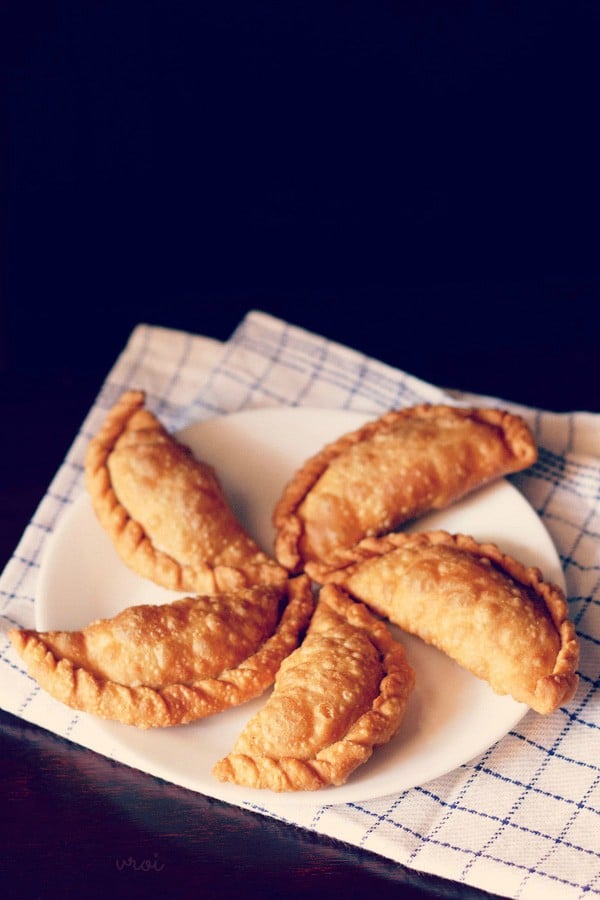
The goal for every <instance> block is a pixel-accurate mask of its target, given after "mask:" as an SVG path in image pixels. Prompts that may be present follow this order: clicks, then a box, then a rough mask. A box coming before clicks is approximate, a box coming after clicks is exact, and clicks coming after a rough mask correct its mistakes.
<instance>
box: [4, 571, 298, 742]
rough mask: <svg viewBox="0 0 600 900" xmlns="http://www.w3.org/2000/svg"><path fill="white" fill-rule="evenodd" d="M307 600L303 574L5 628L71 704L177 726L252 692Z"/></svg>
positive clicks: (34, 671)
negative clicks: (84, 618) (81, 621)
mask: <svg viewBox="0 0 600 900" xmlns="http://www.w3.org/2000/svg"><path fill="white" fill-rule="evenodd" d="M313 609H314V599H313V594H312V590H311V587H310V581H309V579H308V578H307V577H306V576H300V577H299V578H296V579H292V580H290V581H289V583H288V584H287V585H286V586H285V587H281V586H279V585H260V586H255V587H252V588H243V589H241V590H240V591H236V592H232V593H224V594H221V595H218V596H205V597H200V596H198V597H187V598H185V599H183V600H176V601H174V602H172V603H168V604H164V605H159V606H152V605H141V606H131V607H128V608H127V609H125V610H123V611H122V612H120V613H119V614H118V615H116V616H115V617H114V618H111V619H100V620H98V621H96V622H92V623H91V624H90V625H88V626H87V627H86V628H84V629H83V630H81V631H50V632H36V631H28V630H18V629H12V630H11V631H10V633H9V636H10V639H11V641H12V643H13V646H14V647H15V649H16V650H17V652H18V653H19V655H20V656H21V657H22V659H23V660H24V661H25V663H26V665H27V669H28V672H29V674H30V675H31V676H32V677H33V678H34V679H35V680H36V681H37V682H38V683H39V684H40V686H41V687H42V688H44V690H46V691H47V692H48V693H49V694H51V695H52V696H53V697H55V698H56V699H57V700H60V701H61V702H62V703H65V704H66V705H68V706H71V707H73V708H75V709H79V710H84V711H85V712H88V713H92V714H93V715H96V716H100V717H101V718H103V719H113V720H116V721H119V722H123V723H125V724H127V725H136V726H138V727H140V728H152V727H162V726H170V725H181V724H185V723H187V722H192V721H194V720H196V719H200V718H204V717H205V716H210V715H213V714H214V713H218V712H220V711H221V710H224V709H228V708H229V707H232V706H238V705H239V704H241V703H245V702H246V701H247V700H250V699H252V698H253V697H257V696H259V695H260V694H261V693H262V692H263V691H265V690H266V689H267V688H268V687H270V685H271V684H272V683H273V679H274V678H275V675H276V672H277V670H278V668H279V666H280V665H281V662H282V660H283V659H284V658H285V657H286V656H287V655H288V654H289V653H291V652H292V651H293V650H294V649H295V647H297V646H298V643H299V641H300V639H301V637H302V635H303V633H304V630H305V629H306V626H307V624H308V621H309V619H310V616H311V614H312V612H313Z"/></svg>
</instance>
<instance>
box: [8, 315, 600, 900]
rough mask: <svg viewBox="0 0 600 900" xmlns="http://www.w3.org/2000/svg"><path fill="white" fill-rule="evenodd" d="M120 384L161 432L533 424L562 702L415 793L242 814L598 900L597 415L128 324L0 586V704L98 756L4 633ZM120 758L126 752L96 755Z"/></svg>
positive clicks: (502, 885)
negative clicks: (505, 419)
mask: <svg viewBox="0 0 600 900" xmlns="http://www.w3.org/2000/svg"><path fill="white" fill-rule="evenodd" d="M129 387H136V388H142V389H144V390H145V391H146V392H147V396H148V403H149V406H150V407H151V408H152V409H153V410H154V411H155V412H156V413H157V414H158V415H159V416H160V418H161V420H162V421H163V422H164V423H165V425H166V426H167V427H169V428H170V429H178V428H182V427H183V426H185V425H187V424H189V423H191V422H193V421H196V420H199V419H206V418H210V417H213V416H216V415H223V414H226V413H232V412H237V411H240V410H243V409H248V408H258V407H267V406H271V407H272V406H278V405H286V406H290V405H306V406H313V407H315V406H319V407H326V408H334V409H356V410H360V411H363V412H367V413H373V414H379V413H381V412H383V411H385V410H388V409H390V408H393V407H401V406H407V405H412V404H414V403H418V402H421V401H430V402H451V401H452V399H457V400H460V401H466V402H468V403H474V404H479V405H483V404H486V405H487V404H491V405H501V406H503V407H505V408H511V409H513V410H514V411H516V412H519V413H520V414H522V415H523V416H524V417H525V418H526V419H527V420H528V421H529V423H530V424H531V426H532V428H533V429H534V432H535V435H536V438H537V440H538V443H539V445H540V457H539V461H538V462H537V463H536V465H535V466H533V468H532V469H531V470H529V471H527V472H526V473H521V474H519V475H518V476H515V478H514V479H513V481H514V483H516V484H517V486H518V488H519V489H520V490H521V491H522V492H523V494H524V495H525V496H526V497H527V498H528V500H529V502H530V503H531V505H532V506H533V508H534V509H535V510H536V511H537V513H538V514H539V516H540V517H541V518H542V520H543V521H544V523H545V525H546V527H547V529H548V530H549V532H550V534H551V536H552V538H553V540H554V543H555V545H556V547H557V549H558V552H559V555H560V559H561V562H562V565H563V569H564V573H565V577H566V581H567V587H568V595H569V603H570V611H571V617H572V619H573V620H574V622H575V624H576V628H577V631H578V634H579V639H580V645H581V662H580V670H579V671H580V684H579V688H578V691H577V694H576V696H575V698H574V700H573V701H572V702H571V703H570V704H569V705H568V708H564V709H560V710H558V711H557V712H556V713H554V714H553V715H551V716H548V717H543V716H538V715H536V714H535V713H529V714H527V715H526V716H525V717H524V719H522V720H521V722H520V723H519V725H518V727H516V728H515V729H514V730H512V731H511V732H510V733H509V734H508V735H507V736H506V737H505V738H503V739H502V740H501V741H499V742H498V743H497V744H495V745H494V746H492V747H491V748H490V749H489V750H488V751H487V752H485V753H484V754H483V755H482V756H481V757H479V758H477V759H475V760H472V761H471V762H470V763H468V764H467V765H463V766H461V767H460V768H458V769H456V770H455V771H453V772H451V773H449V774H447V775H445V776H444V777H442V778H439V779H436V780H435V781H431V782H429V783H427V784H425V785H423V786H421V787H416V788H413V789H411V790H408V791H406V792H403V793H400V794H397V795H392V796H388V797H385V798H381V799H378V800H373V801H369V802H360V803H347V804H342V805H337V806H329V807H320V808H319V807H318V806H315V807H311V806H308V807H307V806H304V805H302V806H300V805H298V806H295V805H294V803H293V800H291V801H290V804H289V807H287V808H286V810H285V813H282V811H281V804H278V805H277V807H276V809H274V810H270V809H269V802H268V798H267V799H265V800H264V802H263V801H262V798H261V806H260V808H259V807H256V809H257V810H260V812H261V813H262V814H264V815H276V816H277V817H278V818H279V819H281V820H283V821H288V822H291V823H294V824H295V825H298V826H300V827H304V828H307V829H310V830H311V831H313V832H316V833H319V834H324V835H330V836H332V837H335V838H337V839H341V840H344V841H346V842H347V843H349V844H352V845H355V846H357V847H363V848H365V849H367V850H369V851H371V852H374V853H376V854H380V855H381V856H384V857H387V858H389V859H391V860H394V861H397V862H399V863H401V864H403V865H405V866H408V867H411V868H414V869H417V870H420V871H423V872H428V873H432V874H435V875H439V876H442V877H445V878H449V879H452V880H454V881H457V882H462V883H464V884H467V885H471V886H475V887H478V888H481V889H484V890H487V891H491V892H493V893H496V894H500V895H502V896H506V897H514V898H534V900H538V898H539V897H544V898H547V900H551V898H557V900H568V898H576V897H577V898H583V897H588V896H592V895H600V691H599V690H598V686H599V671H600V542H599V538H600V502H599V498H600V415H596V414H591V413H586V412H573V413H569V414H556V413H550V412H545V411H541V410H532V409H528V408H525V407H517V406H515V405H514V404H510V403H507V402H505V401H502V400H499V399H497V398H489V397H482V396H477V395H466V394H457V393H452V394H450V393H449V392H447V391H445V390H442V389H440V388H438V387H435V386H433V385H430V384H427V383H425V382H423V381H420V380H419V379H417V378H414V377H412V376H411V375H409V374H407V373H405V372H402V371H400V370H398V369H394V368H392V367H390V366H387V365H384V364H382V363H380V362H377V361H375V360H373V359H369V358H366V357H365V356H363V355H361V354H359V353H357V352H355V351H353V350H351V349H348V348H346V347H343V346H341V345H339V344H335V343H332V342H331V341H328V340H326V339H324V338H322V337H320V336H318V335H314V334H311V333H308V332H307V331H305V330H303V329H300V328H298V327H295V326H293V325H290V324H288V323H286V322H283V321H280V320H278V319H275V318H273V317H271V316H268V315H265V314H264V313H261V312H250V313H249V314H248V315H247V316H246V317H245V319H244V320H243V321H242V323H241V324H240V326H239V327H238V328H237V329H236V331H235V332H234V334H233V335H232V337H231V338H230V340H228V341H227V342H226V343H220V342H217V341H215V340H212V339H211V338H206V337H201V336H197V335H191V334H187V333H183V332H180V331H173V330H169V329H165V328H157V327H151V326H148V325H140V326H138V327H137V328H136V329H135V330H134V332H133V333H132V335H131V338H130V340H129V342H128V344H127V346H126V348H125V349H124V351H123V353H122V354H121V356H120V357H119V359H118V360H117V362H116V363H115V365H114V367H113V369H112V371H111V372H110V373H109V375H108V377H107V380H106V382H105V383H104V385H103V387H102V390H101V392H100V395H99V396H98V398H97V401H96V403H95V404H94V406H93V408H92V410H91V411H90V413H89V415H88V416H87V418H86V420H85V422H84V423H83V426H82V429H81V431H80V433H79V434H78V435H77V437H76V439H75V441H74V443H73V446H72V447H71V449H70V451H69V453H68V455H67V457H66V459H65V461H64V463H63V465H62V466H61V467H60V469H59V471H58V473H57V474H56V476H55V478H54V479H53V481H52V484H51V485H50V487H49V489H48V492H47V494H46V496H45V497H44V498H43V500H42V502H41V504H40V506H39V508H38V510H37V511H36V513H35V515H34V517H33V519H32V521H31V523H30V524H29V526H28V527H27V529H26V531H25V533H24V535H23V537H22V539H21V541H20V542H19V545H18V547H17V548H16V550H15V553H14V555H13V557H12V559H11V560H10V561H9V563H8V565H7V567H6V569H5V571H4V573H3V575H2V577H1V579H0V603H1V613H2V629H1V630H2V636H1V638H0V653H1V656H0V704H1V706H2V708H4V709H5V710H7V711H9V712H11V713H13V714H15V715H17V716H19V717H21V718H23V719H25V720H28V721H31V722H34V723H36V724H38V725H40V726H42V727H44V728H46V729H49V730H50V731H52V732H54V733H56V734H60V735H61V736H63V737H67V738H69V739H71V740H73V741H75V742H76V743H78V744H81V745H82V746H86V747H91V748H93V749H94V750H97V751H98V752H100V753H102V752H107V749H106V748H105V747H103V746H102V743H101V736H100V735H99V734H98V733H97V732H96V731H95V730H94V729H93V728H92V726H91V725H90V724H89V719H90V718H91V717H87V716H81V715H78V714H75V713H74V712H73V710H71V709H69V708H68V707H62V705H60V704H57V703H56V701H54V700H52V698H49V697H48V696H47V695H46V694H45V693H44V691H41V690H39V689H38V688H37V686H36V685H35V683H34V682H33V681H32V680H31V679H30V678H29V677H28V676H27V675H26V674H25V672H24V671H23V666H22V665H21V662H20V660H19V659H18V658H17V657H16V655H15V654H14V652H13V650H12V647H11V646H10V644H9V642H8V639H7V638H6V632H7V630H8V629H9V628H10V627H11V626H14V625H18V626H21V627H33V623H34V603H35V596H36V584H37V580H38V576H39V568H40V560H41V557H42V554H43V551H44V548H45V545H46V542H47V540H48V538H49V537H50V535H51V534H52V532H53V530H54V529H55V527H56V525H57V523H58V522H59V520H60V517H61V515H62V514H63V513H64V511H65V509H66V508H67V506H68V505H69V504H70V503H71V502H72V501H73V500H74V499H75V498H76V497H77V496H78V495H79V494H80V493H81V492H82V490H83V479H82V475H83V465H82V463H83V458H84V452H85V448H86V446H87V443H88V440H89V438H90V437H91V435H92V434H93V433H94V432H95V431H96V430H97V428H98V427H99V425H100V423H101V421H102V420H103V418H104V416H105V413H106V411H107V410H108V408H109V407H110V406H111V405H112V404H113V403H114V402H115V401H116V399H117V397H118V396H119V395H120V393H121V392H122V391H123V390H124V389H125V388H129ZM111 755H113V756H114V757H115V758H117V759H119V760H120V761H121V762H124V763H128V759H127V750H126V748H120V750H119V751H118V752H117V753H114V752H111Z"/></svg>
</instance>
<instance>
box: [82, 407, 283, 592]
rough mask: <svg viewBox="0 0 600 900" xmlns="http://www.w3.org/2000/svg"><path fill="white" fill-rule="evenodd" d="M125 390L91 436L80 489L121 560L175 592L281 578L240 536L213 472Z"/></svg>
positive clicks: (261, 553)
mask: <svg viewBox="0 0 600 900" xmlns="http://www.w3.org/2000/svg"><path fill="white" fill-rule="evenodd" d="M144 402H145V395H144V393H143V392H142V391H127V392H126V393H124V394H123V395H122V396H121V398H120V399H119V400H118V402H117V403H116V404H115V406H114V407H113V409H112V410H111V411H110V412H109V414H108V416H107V418H106V420H105V422H104V424H103V425H102V427H101V429H100V431H99V433H98V434H97V435H96V436H95V437H94V438H92V440H91V441H90V444H89V446H88V450H87V453H86V459H85V475H86V487H87V490H88V493H89V495H90V497H91V500H92V504H93V506H94V510H95V512H96V515H97V517H98V519H99V521H100V523H101V524H102V526H103V527H104V529H105V530H106V531H107V533H108V534H109V536H110V538H111V539H112V541H113V544H114V546H115V548H116V550H117V552H118V553H119V555H120V557H121V558H122V559H123V561H124V562H125V563H126V564H127V565H128V566H129V567H130V568H131V569H133V570H134V571H135V572H136V573H137V574H138V575H141V576H142V577H144V578H148V579H149V580H151V581H154V582H156V583H157V584H159V585H161V586H162V587H166V588H169V589H171V590H175V591H182V592H186V591H191V592H194V593H196V592H198V593H213V592H216V591H220V590H233V589H235V588H239V587H244V586H251V585H252V584H260V583H271V582H277V583H283V582H284V581H285V579H286V577H287V572H285V570H284V569H283V568H282V567H281V566H279V565H278V564H277V563H276V561H275V560H273V559H271V558H270V557H269V556H268V555H267V554H266V553H265V552H264V551H263V550H261V549H260V547H259V546H258V545H257V544H256V543H255V541H254V540H253V539H252V538H251V537H250V535H249V534H247V532H246V531H245V529H244V528H243V526H242V525H241V523H240V522H239V521H238V520H237V518H236V516H235V514H234V512H233V510H232V509H231V507H230V506H229V504H228V502H227V499H226V498H225V496H224V494H223V491H222V489H221V485H220V483H219V481H218V478H217V476H216V474H215V472H214V470H213V468H212V467H211V466H209V465H207V464H206V463H204V462H201V461H199V460H196V459H195V458H194V456H193V455H192V453H191V452H190V450H189V449H188V448H187V447H185V446H184V445H183V444H180V443H179V442H177V441H176V440H175V439H174V438H173V437H172V436H171V435H169V434H168V433H167V431H166V430H165V429H164V428H163V426H162V425H161V424H160V422H159V421H158V420H157V419H156V417H155V416H154V415H152V413H151V412H149V411H148V410H146V409H144V408H143V407H144Z"/></svg>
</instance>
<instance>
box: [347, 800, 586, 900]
mask: <svg viewBox="0 0 600 900" xmlns="http://www.w3.org/2000/svg"><path fill="white" fill-rule="evenodd" d="M349 806H351V807H352V808H353V809H356V810H358V811H360V812H362V813H364V814H365V815H366V816H369V817H372V818H373V817H374V818H376V819H377V820H380V822H379V824H381V823H385V824H386V825H389V826H391V827H392V828H394V829H398V830H399V831H403V832H407V833H408V834H410V835H411V836H412V837H415V838H417V839H418V841H419V842H420V843H419V845H418V852H417V853H416V854H411V857H413V861H414V860H416V858H417V857H418V855H419V852H420V851H421V850H422V849H423V847H425V846H429V845H431V846H434V847H440V848H446V849H449V850H452V851H453V853H457V854H459V855H462V856H466V857H468V858H469V859H468V860H467V863H466V864H465V865H468V864H469V863H471V864H474V863H475V862H476V861H477V860H478V859H486V860H489V861H492V862H496V863H500V864H502V865H503V866H508V867H509V868H514V869H516V870H519V871H522V872H524V873H527V874H528V875H532V874H535V875H537V876H541V877H543V878H547V879H548V880H550V881H552V882H554V883H556V884H561V885H565V886H566V887H571V888H575V889H581V888H582V887H583V888H584V889H587V886H586V885H582V884H581V883H577V882H575V881H572V880H571V879H567V878H561V877H560V876H557V875H549V874H547V873H545V872H540V871H539V870H538V869H534V868H532V867H531V866H530V865H527V864H525V863H518V862H515V861H514V860H508V859H506V858H505V857H502V856H496V855H494V854H493V853H489V852H487V851H486V850H472V849H470V848H468V847H464V846H461V845H460V844H457V843H452V842H450V841H448V840H443V839H439V838H435V837H430V836H429V835H427V834H425V833H423V832H420V831H418V830H417V829H414V828H411V827H410V826H409V825H407V824H406V822H401V821H397V820H395V819H391V818H389V817H388V815H386V814H384V815H382V814H380V813H376V812H374V811H373V810H371V809H369V808H368V807H366V806H363V805H362V804H357V803H351V804H349ZM474 812H475V816H476V817H477V818H479V817H480V815H481V814H480V813H478V812H477V811H474ZM536 836H537V837H540V838H542V839H545V840H547V841H552V838H550V837H549V836H548V835H546V834H544V833H543V832H539V833H538V834H537V835H536ZM361 846H365V844H364V843H362V842H361ZM571 849H577V848H575V847H573V848H571ZM407 865H409V867H410V864H409V863H407ZM417 868H419V867H418V866H417ZM465 874H467V873H465ZM463 883H465V881H464V880H463ZM466 883H468V882H466ZM488 889H489V890H493V889H494V888H493V887H489V888H488ZM515 896H516V895H515Z"/></svg>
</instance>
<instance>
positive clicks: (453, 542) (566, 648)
mask: <svg viewBox="0 0 600 900" xmlns="http://www.w3.org/2000/svg"><path fill="white" fill-rule="evenodd" d="M436 544H444V545H446V546H451V547H457V548H458V549H461V550H465V551H466V552H468V553H471V554H473V555H475V556H478V557H480V558H484V559H487V560H489V561H490V562H491V563H493V564H494V565H495V566H496V567H497V568H499V569H500V570H501V571H503V572H504V573H505V574H507V575H508V576H509V577H510V578H512V579H513V580H515V581H517V582H518V583H520V584H521V585H523V586H525V587H527V588H530V589H531V590H533V592H534V593H535V595H536V596H537V597H539V598H540V600H542V601H543V603H544V605H545V606H546V609H547V610H548V613H549V615H550V618H551V619H552V622H553V624H554V627H555V628H556V631H557V633H558V636H559V638H560V649H559V652H558V654H557V657H556V661H555V664H554V668H553V671H552V672H551V673H550V674H549V675H546V676H544V677H543V678H540V679H539V681H538V683H537V685H536V690H535V706H533V704H532V706H533V708H534V709H535V710H536V711H537V712H539V713H541V714H542V715H547V714H549V713H551V712H553V711H554V710H555V709H557V708H558V707H559V706H561V705H563V704H564V703H567V702H568V701H569V700H570V699H571V698H572V697H573V695H574V693H575V691H576V689H577V684H578V681H579V678H578V675H577V666H578V665H579V644H578V641H577V635H576V632H575V626H574V624H573V622H572V621H571V620H570V619H569V608H568V604H567V600H566V597H565V594H564V592H563V590H562V588H560V587H559V586H558V585H556V584H553V583H552V582H549V581H546V580H545V579H544V576H543V574H542V572H541V570H540V569H539V568H538V567H537V566H526V565H524V564H523V563H521V562H520V561H519V560H517V559H515V558H514V557H512V556H510V555H509V554H507V553H504V552H503V551H502V550H501V549H500V548H499V547H498V546H497V545H496V544H494V543H492V542H486V543H479V542H478V541H477V540H476V539H475V538H474V537H473V536H471V535H466V534H451V533H450V532H447V531H444V530H438V531H421V532H393V533H391V534H388V535H385V536H384V537H379V538H365V539H364V540H362V541H361V542H360V543H359V544H357V546H356V547H354V548H353V549H352V550H349V551H347V553H346V554H345V563H344V565H342V566H338V567H337V568H332V567H329V568H327V567H326V566H322V565H318V564H314V565H313V564H307V566H306V573H307V574H308V575H309V576H310V577H311V578H312V579H313V580H314V581H316V582H317V583H321V584H329V583H335V582H336V578H339V577H340V575H339V573H342V572H343V573H344V576H351V575H352V572H353V571H354V570H356V569H357V568H358V567H359V566H360V565H361V563H363V562H365V561H366V560H369V559H373V558H374V557H377V556H383V555H384V554H386V553H388V552H391V551H392V550H395V549H399V548H410V547H419V546H429V545H436Z"/></svg>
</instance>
